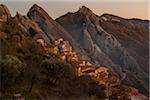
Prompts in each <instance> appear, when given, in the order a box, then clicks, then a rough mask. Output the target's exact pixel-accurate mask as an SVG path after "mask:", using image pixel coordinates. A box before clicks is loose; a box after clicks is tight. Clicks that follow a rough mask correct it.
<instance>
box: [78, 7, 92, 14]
mask: <svg viewBox="0 0 150 100" xmlns="http://www.w3.org/2000/svg"><path fill="white" fill-rule="evenodd" d="M78 12H79V13H82V14H84V15H88V16H90V15H92V14H93V12H92V10H90V9H89V8H87V7H86V6H82V7H81V8H79V10H78Z"/></svg>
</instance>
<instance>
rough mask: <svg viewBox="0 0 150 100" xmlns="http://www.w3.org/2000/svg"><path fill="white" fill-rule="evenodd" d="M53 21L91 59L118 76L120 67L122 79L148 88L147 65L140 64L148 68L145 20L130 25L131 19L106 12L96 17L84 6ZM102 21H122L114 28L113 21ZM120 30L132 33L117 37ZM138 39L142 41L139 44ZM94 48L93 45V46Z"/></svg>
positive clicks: (133, 21)
mask: <svg viewBox="0 0 150 100" xmlns="http://www.w3.org/2000/svg"><path fill="white" fill-rule="evenodd" d="M56 21H57V22H59V23H60V24H61V25H62V26H63V27H64V28H65V29H66V30H67V31H68V32H69V33H70V34H71V36H72V37H74V39H76V41H78V43H79V44H80V45H81V47H83V48H84V50H85V51H86V52H88V56H89V57H91V59H93V61H96V62H98V63H99V64H101V65H104V66H111V69H112V70H113V72H116V73H117V74H120V76H122V73H123V72H122V71H124V72H125V73H126V75H127V76H126V78H125V80H124V81H125V82H127V83H128V84H130V85H133V86H135V87H136V88H139V89H140V90H141V91H143V92H148V73H147V72H146V70H147V69H145V68H143V67H146V68H148V65H147V63H148V61H147V60H146V58H147V57H148V41H147V40H148V39H145V38H146V36H147V35H148V27H147V25H146V24H148V21H145V22H140V21H138V25H134V23H135V20H125V19H124V20H123V18H119V17H112V16H110V15H107V17H106V15H103V16H100V17H99V16H97V15H95V14H94V13H93V12H92V11H91V10H90V9H88V8H86V7H85V6H83V7H82V8H80V9H79V11H77V12H75V13H68V14H66V15H64V16H62V17H60V18H58V19H56ZM105 22H107V23H111V22H112V23H115V24H116V23H117V24H122V26H120V27H119V28H118V30H117V29H116V30H112V29H113V27H116V26H117V25H111V26H109V25H108V24H106V25H108V26H106V25H105ZM143 23H145V24H143ZM141 24H142V25H141ZM104 25H105V26H104ZM139 25H141V27H143V29H142V31H141V32H140V33H139V32H138V31H139V30H140V29H141V28H139ZM132 27H134V30H132ZM109 28H110V30H109ZM121 28H122V31H121V32H120V30H119V29H121ZM123 28H126V30H123ZM135 30H136V31H135ZM142 33H143V34H145V35H144V36H145V38H144V36H142V37H143V38H142V37H140V34H142ZM114 34H115V35H114ZM120 34H133V35H132V36H130V37H129V36H124V37H122V38H118V36H120ZM138 37H140V38H138ZM134 38H136V39H134ZM128 40H130V41H128ZM141 41H142V42H141ZM142 43H144V45H141V44H142ZM131 45H133V46H131ZM135 47H136V48H135ZM94 48H96V49H95V50H94ZM140 48H142V49H140ZM145 50H146V51H145ZM94 53H96V54H94ZM142 54H143V55H142ZM145 57H146V58H145ZM101 58H102V59H101ZM138 58H139V59H138ZM144 58H145V59H144ZM140 59H142V60H140ZM147 59H148V58H147ZM139 61H143V63H145V64H143V65H142V63H140V62H139ZM144 61H145V62H144ZM112 66H113V67H112ZM116 66H117V67H118V68H117V67H116Z"/></svg>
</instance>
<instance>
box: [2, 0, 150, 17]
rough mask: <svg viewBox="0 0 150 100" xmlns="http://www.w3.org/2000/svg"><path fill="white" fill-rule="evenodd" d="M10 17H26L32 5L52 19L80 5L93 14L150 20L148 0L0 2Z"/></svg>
mask: <svg viewBox="0 0 150 100" xmlns="http://www.w3.org/2000/svg"><path fill="white" fill-rule="evenodd" d="M0 1H1V3H2V4H5V5H6V6H7V7H8V8H9V10H10V12H11V14H12V16H14V15H15V14H16V12H17V11H18V12H19V13H21V14H22V15H26V14H27V12H28V10H29V8H30V7H31V6H32V5H33V4H37V5H39V6H41V7H42V8H43V9H44V10H45V11H46V12H47V13H48V14H49V15H50V16H51V17H52V18H53V19H55V18H58V17H60V16H62V15H64V14H66V13H67V12H75V11H77V10H78V9H79V8H80V7H82V5H85V6H86V7H88V8H90V9H91V10H92V11H93V12H94V13H95V14H97V15H102V14H104V13H109V14H114V15H117V16H120V17H124V18H140V19H150V17H148V12H149V10H148V8H149V6H148V0H32V1H31V0H22V1H20V0H0Z"/></svg>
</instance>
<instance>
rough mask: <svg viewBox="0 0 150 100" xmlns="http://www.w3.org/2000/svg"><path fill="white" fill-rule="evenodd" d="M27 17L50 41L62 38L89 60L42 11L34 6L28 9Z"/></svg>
mask: <svg viewBox="0 0 150 100" xmlns="http://www.w3.org/2000/svg"><path fill="white" fill-rule="evenodd" d="M27 16H28V17H29V18H30V19H31V20H32V21H34V22H36V23H37V24H38V25H39V27H40V28H41V29H42V30H43V32H45V33H46V34H47V36H48V37H49V38H50V39H51V40H52V41H53V40H56V39H58V38H61V37H62V38H64V39H65V40H68V41H69V42H70V43H71V45H72V46H73V48H74V49H75V50H76V51H78V53H79V54H82V55H84V56H83V58H86V59H89V58H88V56H87V54H86V53H85V51H84V50H83V49H82V47H81V46H80V45H79V44H78V43H77V42H76V41H75V40H74V37H72V36H70V34H69V33H68V32H67V31H66V30H65V29H64V28H63V27H62V26H61V25H60V24H58V23H57V22H56V21H55V20H53V19H52V18H51V17H50V16H49V15H48V14H47V13H46V12H45V11H44V9H42V8H41V7H39V6H38V5H36V4H35V5H33V6H32V7H31V8H30V10H29V12H28V14H27Z"/></svg>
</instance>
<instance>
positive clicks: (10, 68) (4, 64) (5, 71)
mask: <svg viewBox="0 0 150 100" xmlns="http://www.w3.org/2000/svg"><path fill="white" fill-rule="evenodd" d="M0 67H1V78H2V86H6V85H7V86H10V85H13V84H14V83H15V80H16V78H17V77H18V76H19V75H20V74H21V73H22V72H23V71H24V68H25V64H24V63H23V62H22V61H20V60H19V59H18V58H17V57H16V56H13V55H6V56H5V57H4V59H3V60H2V61H1V62H0Z"/></svg>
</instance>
